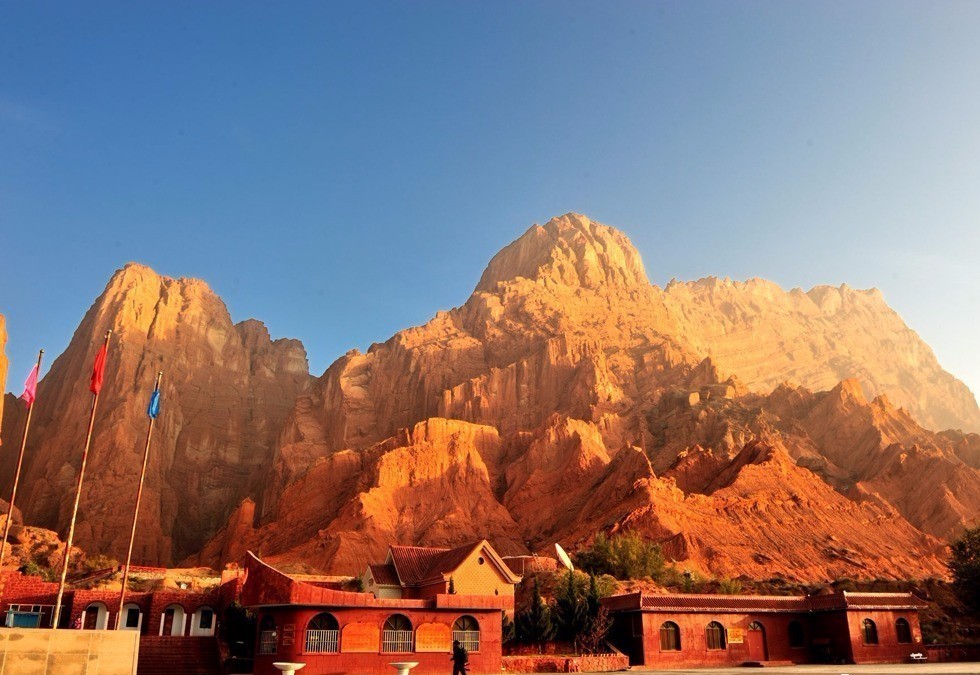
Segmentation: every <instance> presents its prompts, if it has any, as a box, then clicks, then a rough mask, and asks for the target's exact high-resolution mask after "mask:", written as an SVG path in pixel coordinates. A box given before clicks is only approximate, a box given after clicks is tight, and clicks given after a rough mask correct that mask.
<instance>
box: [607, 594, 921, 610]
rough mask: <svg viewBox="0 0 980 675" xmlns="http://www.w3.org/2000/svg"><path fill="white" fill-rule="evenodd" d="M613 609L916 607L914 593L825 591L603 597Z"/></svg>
mask: <svg viewBox="0 0 980 675" xmlns="http://www.w3.org/2000/svg"><path fill="white" fill-rule="evenodd" d="M603 603H604V604H606V605H607V606H608V607H609V609H610V610H611V611H624V610H625V611H630V610H638V609H642V610H653V611H680V612H684V611H687V612H692V611H694V612H696V611H702V612H703V611H718V612H743V611H750V612H820V611H828V610H846V609H866V610H871V609H917V608H919V607H924V606H925V604H926V603H924V602H923V601H922V600H920V599H919V598H917V597H915V596H914V595H912V594H911V593H849V592H841V593H829V594H826V595H809V596H807V595H708V594H685V593H677V594H670V595H668V594H661V595H641V594H640V593H632V594H628V595H614V596H612V597H610V598H607V599H605V600H604V601H603Z"/></svg>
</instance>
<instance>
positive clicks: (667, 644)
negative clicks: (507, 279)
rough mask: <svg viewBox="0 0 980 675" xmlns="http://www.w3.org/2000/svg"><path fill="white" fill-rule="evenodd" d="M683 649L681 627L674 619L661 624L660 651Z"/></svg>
mask: <svg viewBox="0 0 980 675" xmlns="http://www.w3.org/2000/svg"><path fill="white" fill-rule="evenodd" d="M680 650H681V629H680V628H678V627H677V624H676V623H674V622H673V621H664V622H663V623H662V624H661V625H660V651H662V652H679V651H680Z"/></svg>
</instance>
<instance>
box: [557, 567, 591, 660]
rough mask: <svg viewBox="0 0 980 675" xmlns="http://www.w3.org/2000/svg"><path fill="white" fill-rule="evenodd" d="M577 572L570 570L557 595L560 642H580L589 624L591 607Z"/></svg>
mask: <svg viewBox="0 0 980 675" xmlns="http://www.w3.org/2000/svg"><path fill="white" fill-rule="evenodd" d="M575 581H576V580H575V572H573V571H572V570H568V574H566V575H565V579H564V580H563V581H562V584H561V586H560V587H559V589H558V593H557V594H556V595H555V629H556V631H555V632H556V636H557V637H558V639H559V640H567V641H569V642H576V641H578V639H579V637H580V636H581V635H582V634H583V633H584V632H585V630H586V628H587V627H588V624H589V607H588V604H587V603H586V599H585V597H584V594H583V593H582V591H581V589H580V588H579V585H578V584H576V583H575Z"/></svg>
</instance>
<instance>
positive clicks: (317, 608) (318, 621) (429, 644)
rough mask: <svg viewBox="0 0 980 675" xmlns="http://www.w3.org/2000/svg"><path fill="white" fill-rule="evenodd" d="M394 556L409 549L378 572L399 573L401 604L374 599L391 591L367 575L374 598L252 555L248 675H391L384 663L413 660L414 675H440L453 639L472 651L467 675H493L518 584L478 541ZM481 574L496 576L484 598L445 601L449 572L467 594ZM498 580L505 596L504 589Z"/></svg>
mask: <svg viewBox="0 0 980 675" xmlns="http://www.w3.org/2000/svg"><path fill="white" fill-rule="evenodd" d="M396 548H397V549H412V550H410V551H408V550H402V551H396V552H395V553H394V554H393V555H391V554H390V555H389V562H386V563H385V565H387V564H392V565H396V566H398V567H397V572H396V574H395V577H394V578H396V579H398V578H399V575H403V576H402V577H401V581H400V582H399V586H398V588H399V589H400V591H401V593H402V597H385V596H384V595H381V596H380V597H378V596H377V595H376V593H377V591H378V587H379V586H384V585H387V586H394V584H391V583H389V584H384V583H380V584H379V583H378V582H379V581H381V582H383V581H389V580H390V579H391V577H383V578H382V579H378V578H377V577H378V576H379V575H378V574H377V573H376V572H375V571H372V567H374V566H369V567H368V569H367V571H366V572H365V578H364V582H365V586H367V587H372V588H373V590H372V592H371V593H367V592H365V593H351V592H347V591H341V590H337V589H335V588H329V587H325V586H322V585H317V584H316V583H312V582H307V581H299V580H296V579H293V578H291V577H289V576H288V575H286V574H283V573H282V572H279V571H278V570H276V569H274V568H272V567H270V566H269V565H267V564H265V563H264V562H262V561H261V560H259V559H258V558H257V557H255V556H254V555H252V554H251V553H250V554H249V557H248V560H247V561H246V565H245V568H246V573H247V577H246V580H245V584H244V587H243V589H242V604H243V605H244V606H245V607H247V608H249V609H250V610H252V611H253V612H255V614H256V617H257V620H258V635H257V638H256V650H255V669H254V673H255V675H276V674H277V673H278V672H279V670H278V669H276V668H275V667H274V666H273V665H272V664H273V663H274V662H276V661H291V662H299V663H305V664H306V666H305V668H304V669H303V673H304V675H318V674H323V673H345V672H346V673H377V674H378V675H381V674H384V675H391V672H393V671H392V669H391V666H390V665H389V664H390V663H392V662H397V661H417V662H418V664H419V665H418V666H417V667H416V668H415V669H414V670H413V671H412V673H413V675H427V674H433V673H440V674H443V675H444V674H445V673H447V672H450V671H451V663H450V660H449V656H450V653H451V650H452V643H453V640H460V642H461V643H462V644H463V646H465V647H466V648H467V650H468V651H469V655H470V656H469V659H470V665H469V672H471V673H474V674H475V673H495V674H496V673H499V672H500V668H501V653H502V644H501V615H502V612H504V611H511V612H512V611H513V608H514V591H513V584H514V583H516V581H517V580H519V578H518V577H516V575H514V574H513V572H511V571H510V569H509V568H507V566H506V565H505V564H504V563H503V562H502V561H500V560H499V556H497V554H496V553H495V552H493V549H492V548H490V547H489V544H487V543H486V542H485V541H484V542H478V543H477V544H473V545H470V546H466V547H461V548H460V549H422V548H421V547H392V549H396ZM481 558H482V560H483V562H480V559H481ZM471 567H472V569H470V568H471ZM484 568H488V569H493V570H496V571H494V575H495V576H496V577H497V578H496V580H492V584H491V586H490V588H491V592H490V594H487V593H481V594H464V593H463V592H461V591H458V590H457V592H456V593H455V594H450V593H448V592H446V591H447V590H448V584H449V577H447V576H446V574H447V573H448V572H452V574H453V575H456V574H459V575H460V582H459V583H460V586H461V587H462V588H464V589H469V588H471V587H470V584H471V583H473V584H483V583H487V580H485V579H484V577H483V569H484ZM369 575H370V581H371V584H368V583H367V582H368V576H369ZM452 578H453V585H454V586H456V583H457V582H456V577H455V576H452ZM501 580H505V581H506V583H509V584H510V588H509V589H503V590H502V589H501V588H500V587H499V584H500V583H504V582H503V581H501ZM402 582H404V583H402ZM473 588H484V586H482V585H481V586H473ZM454 590H455V589H454ZM494 590H496V593H494V592H493V591H494Z"/></svg>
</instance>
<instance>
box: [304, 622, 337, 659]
mask: <svg viewBox="0 0 980 675" xmlns="http://www.w3.org/2000/svg"><path fill="white" fill-rule="evenodd" d="M339 646H340V625H339V624H338V623H337V619H335V618H334V616H333V614H328V613H327V612H321V613H319V614H317V615H316V616H314V617H313V618H312V619H310V622H309V623H308V624H306V651H307V652H309V653H311V654H332V653H334V652H337V651H340V650H339V649H338V647H339Z"/></svg>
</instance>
